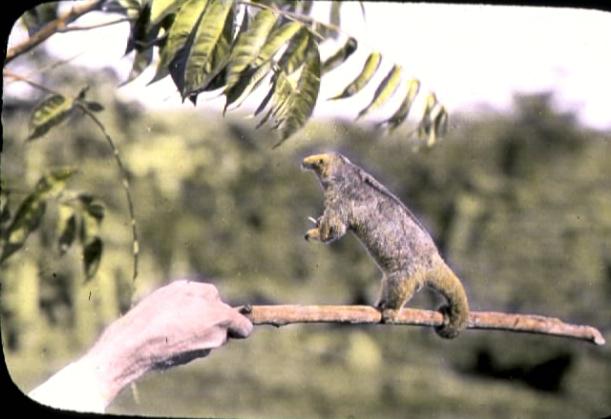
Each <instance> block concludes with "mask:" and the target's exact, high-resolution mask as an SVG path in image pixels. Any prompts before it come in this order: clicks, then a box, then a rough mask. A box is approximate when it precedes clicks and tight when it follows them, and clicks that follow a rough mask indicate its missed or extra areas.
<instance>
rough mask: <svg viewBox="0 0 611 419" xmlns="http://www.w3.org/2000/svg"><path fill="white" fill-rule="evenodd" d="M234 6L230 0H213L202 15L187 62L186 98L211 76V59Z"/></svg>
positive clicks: (185, 73)
mask: <svg viewBox="0 0 611 419" xmlns="http://www.w3.org/2000/svg"><path fill="white" fill-rule="evenodd" d="M232 6H233V2H232V1H230V0H212V1H211V2H210V3H209V4H208V7H206V10H204V14H203V15H202V17H201V19H200V21H199V23H198V25H197V30H196V32H195V36H194V37H193V42H192V43H191V45H189V53H188V55H187V60H186V63H185V72H184V86H183V89H182V92H181V93H182V96H183V98H186V97H187V96H189V95H191V94H192V93H193V92H195V91H197V90H199V89H202V88H204V87H205V85H206V84H207V82H208V81H210V79H211V77H210V74H209V71H206V70H207V69H209V67H210V63H209V61H210V59H211V56H212V52H213V50H214V47H215V46H216V43H217V42H218V40H219V38H220V37H221V35H222V33H223V28H224V27H225V24H226V20H227V15H228V14H229V11H230V10H231V8H232Z"/></svg>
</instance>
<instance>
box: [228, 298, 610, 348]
mask: <svg viewBox="0 0 611 419" xmlns="http://www.w3.org/2000/svg"><path fill="white" fill-rule="evenodd" d="M240 311H241V312H242V313H243V314H245V315H246V316H248V317H249V318H250V320H251V321H252V322H253V324H255V325H264V324H268V325H273V326H276V327H280V326H285V325H287V324H292V323H348V324H380V323H381V321H382V317H381V315H380V312H379V311H378V310H376V309H375V308H373V307H370V306H331V305H327V306H301V305H271V306H263V305H256V306H243V307H241V308H240ZM442 321H443V316H442V315H441V313H439V312H437V311H430V310H418V309H412V308H404V309H403V310H402V311H401V314H400V316H399V318H398V320H397V321H396V322H394V323H392V324H395V325H411V326H431V327H434V326H440V325H441V324H442ZM467 328H469V329H491V330H504V331H509V332H522V333H535V334H542V335H551V336H560V337H567V338H573V339H579V340H585V341H588V342H591V343H594V344H595V345H604V344H605V339H604V338H603V336H602V334H601V333H600V331H599V330H598V329H595V328H594V327H591V326H582V325H575V324H569V323H564V322H563V321H561V320H560V319H557V318H553V317H545V316H538V315H532V314H509V313H498V312H492V311H480V312H471V314H470V315H469V325H468V326H467Z"/></svg>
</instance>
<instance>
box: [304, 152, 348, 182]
mask: <svg viewBox="0 0 611 419" xmlns="http://www.w3.org/2000/svg"><path fill="white" fill-rule="evenodd" d="M349 163H350V161H349V160H348V159H347V158H346V157H345V156H343V155H341V154H339V153H335V152H332V153H323V154H313V155H311V156H308V157H306V158H305V159H303V161H302V162H301V168H302V169H304V170H311V171H313V172H314V173H316V176H317V177H318V178H319V179H320V181H321V182H323V184H324V182H325V181H328V180H331V179H333V178H334V177H336V176H338V175H339V174H340V173H341V172H342V169H343V168H344V166H345V165H346V164H349Z"/></svg>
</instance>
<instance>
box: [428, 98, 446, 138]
mask: <svg viewBox="0 0 611 419" xmlns="http://www.w3.org/2000/svg"><path fill="white" fill-rule="evenodd" d="M429 121H430V123H429V124H427V128H428V133H425V135H426V136H427V142H426V145H427V147H432V146H433V145H434V144H435V143H436V142H437V139H438V138H440V137H443V136H444V135H445V134H446V132H447V130H448V112H447V111H446V109H445V107H443V106H441V105H438V106H436V107H435V108H433V111H431V112H430V114H429Z"/></svg>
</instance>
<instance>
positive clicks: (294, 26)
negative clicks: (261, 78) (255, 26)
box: [254, 22, 302, 67]
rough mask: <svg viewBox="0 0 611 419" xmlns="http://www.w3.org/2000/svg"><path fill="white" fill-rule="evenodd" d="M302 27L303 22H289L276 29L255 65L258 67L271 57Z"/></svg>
mask: <svg viewBox="0 0 611 419" xmlns="http://www.w3.org/2000/svg"><path fill="white" fill-rule="evenodd" d="M301 28H302V25H301V23H297V22H288V23H286V24H284V25H282V26H280V27H279V28H276V29H274V30H273V31H272V33H271V34H270V35H269V37H268V39H267V42H266V43H265V45H264V46H263V48H261V51H260V52H259V55H258V56H257V58H256V59H255V61H254V66H255V67H258V66H260V65H261V64H263V63H264V62H265V61H267V60H269V59H271V58H272V57H273V56H274V55H275V54H276V53H277V52H278V51H279V50H280V48H282V46H283V45H284V44H285V43H287V42H288V41H289V40H290V39H291V38H292V37H293V36H294V35H295V34H296V33H297V32H298V31H299V29H301Z"/></svg>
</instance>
